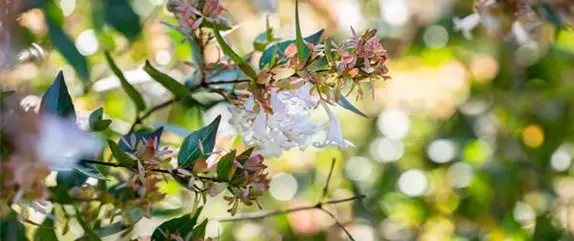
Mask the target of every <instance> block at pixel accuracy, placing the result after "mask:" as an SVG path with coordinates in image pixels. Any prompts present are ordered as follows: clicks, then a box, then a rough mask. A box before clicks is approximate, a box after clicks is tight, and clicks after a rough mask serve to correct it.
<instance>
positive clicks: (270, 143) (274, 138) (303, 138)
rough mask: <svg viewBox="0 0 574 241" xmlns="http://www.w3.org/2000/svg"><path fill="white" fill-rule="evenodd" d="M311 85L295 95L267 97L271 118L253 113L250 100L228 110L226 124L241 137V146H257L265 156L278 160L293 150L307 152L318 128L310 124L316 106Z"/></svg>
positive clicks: (259, 113) (280, 94) (263, 113)
mask: <svg viewBox="0 0 574 241" xmlns="http://www.w3.org/2000/svg"><path fill="white" fill-rule="evenodd" d="M310 89H311V86H310V84H306V85H304V86H302V87H300V88H299V89H297V90H295V91H281V92H278V93H272V94H271V97H270V102H271V108H272V109H273V114H268V113H265V112H264V111H263V110H262V108H260V110H259V112H255V108H254V107H255V103H254V100H253V98H252V97H250V98H249V99H248V100H247V101H246V102H245V103H244V104H243V106H241V107H231V108H230V112H231V113H232V117H231V119H230V121H229V123H230V124H231V125H232V126H234V127H235V128H236V129H237V131H239V132H242V133H244V138H243V140H244V142H245V143H246V144H248V145H257V146H259V147H260V148H261V152H262V153H264V154H267V155H274V156H279V155H281V153H282V150H286V149H290V148H292V147H299V148H301V149H304V148H306V147H307V146H308V145H309V144H310V142H311V137H312V136H313V135H314V134H316V133H317V131H318V130H319V126H318V125H317V124H315V123H314V122H313V121H311V113H310V111H311V110H312V109H314V108H315V107H316V106H317V104H318V98H316V96H311V95H310V94H309V90H310Z"/></svg>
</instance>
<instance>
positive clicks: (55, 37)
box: [46, 17, 90, 82]
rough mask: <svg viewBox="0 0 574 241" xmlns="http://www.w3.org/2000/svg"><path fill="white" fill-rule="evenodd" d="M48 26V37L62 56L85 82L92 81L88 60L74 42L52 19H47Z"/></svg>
mask: <svg viewBox="0 0 574 241" xmlns="http://www.w3.org/2000/svg"><path fill="white" fill-rule="evenodd" d="M46 23H47V24H48V30H49V31H48V35H49V37H50V40H51V41H52V44H53V45H54V47H55V48H56V49H57V50H58V51H59V52H60V53H61V54H62V56H63V57H64V58H65V59H66V61H67V62H68V63H69V64H70V65H72V67H73V68H74V71H76V74H78V76H80V78H81V79H82V80H83V81H84V82H89V81H90V70H89V69H88V60H86V57H84V56H83V55H82V54H80V52H79V51H78V49H77V48H76V45H75V44H74V41H72V40H71V39H70V37H69V36H68V35H67V34H66V33H65V32H64V30H63V29H62V28H61V27H60V26H59V25H58V24H57V23H55V22H54V21H53V20H52V19H50V18H48V17H46Z"/></svg>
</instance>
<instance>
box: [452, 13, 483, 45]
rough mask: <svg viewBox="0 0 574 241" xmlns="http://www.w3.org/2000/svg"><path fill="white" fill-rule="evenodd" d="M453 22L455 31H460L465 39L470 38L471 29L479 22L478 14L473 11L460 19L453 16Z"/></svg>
mask: <svg viewBox="0 0 574 241" xmlns="http://www.w3.org/2000/svg"><path fill="white" fill-rule="evenodd" d="M453 22H454V29H455V30H456V31H461V32H462V35H463V36H464V37H465V38H466V39H472V30H474V29H475V28H476V27H477V26H478V24H480V14H478V13H473V14H470V15H468V16H466V17H464V18H462V19H460V18H458V17H455V18H454V19H453Z"/></svg>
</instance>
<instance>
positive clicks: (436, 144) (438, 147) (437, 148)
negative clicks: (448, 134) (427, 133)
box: [427, 140, 456, 163]
mask: <svg viewBox="0 0 574 241" xmlns="http://www.w3.org/2000/svg"><path fill="white" fill-rule="evenodd" d="M427 154H428V156H429V158H430V159H431V160H432V161H433V162H436V163H446V162H449V161H451V160H452V159H454V157H455V156H456V145H455V144H454V142H453V141H451V140H435V141H433V142H432V143H431V144H430V145H429V146H428V148H427Z"/></svg>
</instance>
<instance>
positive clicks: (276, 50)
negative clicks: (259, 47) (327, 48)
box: [259, 29, 325, 69]
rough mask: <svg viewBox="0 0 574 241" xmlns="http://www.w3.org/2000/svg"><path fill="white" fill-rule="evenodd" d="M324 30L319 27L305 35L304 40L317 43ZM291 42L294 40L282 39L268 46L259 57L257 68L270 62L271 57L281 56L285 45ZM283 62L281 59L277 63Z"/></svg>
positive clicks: (263, 66) (283, 53) (285, 47)
mask: <svg viewBox="0 0 574 241" xmlns="http://www.w3.org/2000/svg"><path fill="white" fill-rule="evenodd" d="M324 31H325V30H324V29H321V30H319V31H318V32H316V33H314V34H312V35H309V36H307V37H305V38H304V40H305V42H308V43H312V44H313V45H317V44H319V42H320V41H321V37H322V36H323V32H324ZM292 43H295V40H288V41H283V42H280V43H277V44H274V45H271V46H270V47H268V48H267V49H266V50H265V51H264V52H263V55H261V59H259V68H260V69H263V68H265V66H268V65H270V64H272V62H273V59H277V58H279V59H280V58H282V57H283V56H284V55H285V49H287V47H289V45H291V44H292ZM306 48H308V47H306ZM285 62H286V60H282V61H281V62H279V63H280V64H282V63H285Z"/></svg>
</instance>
